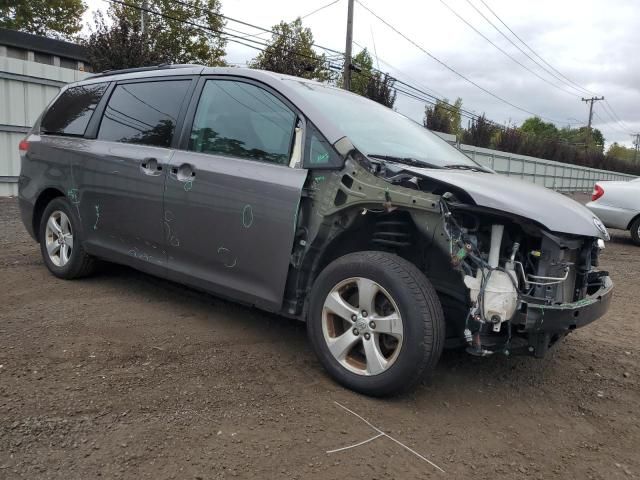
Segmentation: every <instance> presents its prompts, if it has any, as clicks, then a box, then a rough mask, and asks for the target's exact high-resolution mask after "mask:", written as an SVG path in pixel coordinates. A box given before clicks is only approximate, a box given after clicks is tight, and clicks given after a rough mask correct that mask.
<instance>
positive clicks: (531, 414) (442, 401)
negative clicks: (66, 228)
mask: <svg viewBox="0 0 640 480" xmlns="http://www.w3.org/2000/svg"><path fill="white" fill-rule="evenodd" d="M612 236H613V238H612V241H611V242H610V243H609V244H608V245H607V248H606V251H605V254H604V256H603V258H602V268H604V269H608V270H609V271H610V272H611V275H612V278H613V280H614V282H615V283H616V285H617V287H616V288H617V289H616V293H615V298H614V300H613V306H612V308H611V310H610V311H609V313H608V314H607V315H606V316H605V317H604V318H602V319H600V320H599V321H597V322H595V323H594V324H592V325H590V326H587V327H585V328H584V329H581V330H579V331H577V332H576V333H574V334H572V335H570V336H569V337H568V338H567V339H566V340H565V341H564V342H563V343H561V344H560V345H559V346H557V347H556V348H555V349H554V350H553V351H552V352H551V353H550V354H549V355H548V357H547V358H545V359H543V360H536V359H533V358H528V357H527V358H524V357H513V358H506V357H498V356H496V357H492V358H488V359H476V358H472V357H469V356H468V355H466V354H464V353H460V352H445V354H444V357H443V358H442V360H441V363H440V365H439V367H438V369H437V371H436V374H435V376H434V378H432V379H431V380H430V381H429V382H428V383H426V384H423V385H421V386H420V387H419V388H418V389H417V390H416V391H414V392H413V393H411V394H409V395H405V396H403V397H400V398H395V399H390V400H389V399H386V400H377V399H371V398H367V397H363V396H360V395H357V394H355V393H352V392H350V391H348V390H345V389H343V388H341V387H340V386H338V385H336V384H335V383H334V382H333V381H332V380H331V379H329V378H328V377H327V375H326V374H325V373H324V371H323V370H322V369H321V367H320V365H319V363H318V362H317V361H316V359H315V357H314V355H313V353H312V352H311V350H310V347H309V345H308V343H307V339H306V334H305V327H304V325H303V324H301V323H297V322H295V321H292V320H287V319H284V318H280V317H277V316H274V315H269V314H265V313H262V312H260V311H258V310H254V309H249V308H245V307H241V306H238V305H235V304H232V303H229V302H225V301H222V300H219V299H216V298H214V297H212V296H209V295H206V294H202V293H198V292H194V291H191V290H189V289H187V288H184V287H181V286H179V285H176V284H173V283H169V282H166V281H163V280H159V279H157V278H153V277H150V276H147V275H145V274H142V273H138V272H136V271H133V270H131V269H128V268H125V267H119V266H107V267H105V268H103V269H102V270H101V272H100V273H99V274H98V275H96V276H93V277H91V278H89V279H84V280H79V281H73V282H67V281H63V280H58V279H56V278H54V277H53V276H52V275H50V274H49V273H48V272H47V270H46V268H45V267H44V265H43V263H42V260H41V258H40V254H39V250H38V248H37V245H36V244H35V243H34V242H33V241H32V240H31V238H29V237H28V235H27V233H26V231H25V230H24V228H23V226H22V224H21V222H20V220H19V217H18V210H17V203H16V201H15V200H14V199H0V285H1V286H2V288H1V291H0V305H1V306H2V307H1V309H0V478H2V479H4V478H29V479H33V478H60V479H76V478H77V479H80V478H82V479H89V478H97V477H101V478H132V479H133V478H153V479H160V478H178V479H198V478H202V479H207V478H230V477H237V478H261V479H262V478H265V479H267V478H269V479H270V478H294V479H296V478H297V479H303V478H304V479H306V478H313V479H341V480H344V479H346V478H349V479H360V478H362V479H391V478H418V479H420V478H464V479H469V478H473V479H500V478H504V479H507V478H508V479H512V478H539V479H542V478H544V479H547V478H562V479H565V478H576V479H591V478H593V479H616V478H624V479H628V478H639V476H640V381H639V376H640V369H639V368H638V367H639V366H640V320H639V318H640V306H639V297H640V287H639V286H638V283H639V281H640V248H638V247H635V246H633V245H632V244H631V241H630V238H629V235H628V233H626V232H619V231H613V232H612ZM334 402H339V403H341V404H342V405H345V406H347V407H349V408H350V409H352V410H353V411H355V412H357V413H358V414H360V415H362V416H363V417H364V418H365V419H367V420H369V421H370V422H372V423H373V424H374V425H375V426H377V427H378V428H380V429H381V430H383V431H385V432H387V433H388V434H389V435H391V436H393V437H394V438H396V439H398V440H399V441H401V442H402V443H404V444H405V445H407V446H408V447H410V448H412V449H414V450H415V451H416V452H418V453H420V454H421V455H424V456H425V457H426V458H428V459H429V460H431V461H432V462H434V463H435V464H437V465H438V466H440V467H441V468H442V469H443V470H444V471H445V472H446V473H441V472H439V471H438V470H436V469H435V468H434V467H433V466H431V465H430V464H428V463H426V462H425V461H423V460H421V459H420V458H418V457H417V456H415V455H413V454H412V453H410V452H409V451H407V450H405V449H403V448H402V447H401V446H400V445H398V444H396V443H394V442H393V441H391V440H390V439H388V438H386V437H380V438H378V439H376V440H373V441H372V442H369V443H367V444H364V445H362V446H359V447H357V448H353V449H349V450H344V451H341V452H336V453H326V452H327V451H328V450H333V449H338V448H340V447H344V446H348V445H351V444H355V443H358V442H361V441H363V440H366V439H368V438H371V437H372V436H373V435H376V432H375V431H374V430H372V429H371V428H370V427H368V426H367V425H366V424H365V423H363V422H362V421H361V420H359V419H358V418H356V417H355V416H353V415H351V414H350V413H348V412H346V411H345V410H343V409H341V408H340V407H338V406H337V405H336V404H335V403H334Z"/></svg>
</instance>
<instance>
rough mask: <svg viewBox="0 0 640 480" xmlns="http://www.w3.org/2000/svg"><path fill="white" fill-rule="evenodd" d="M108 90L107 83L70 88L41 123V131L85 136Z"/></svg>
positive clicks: (52, 106)
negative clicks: (90, 121) (94, 113)
mask: <svg viewBox="0 0 640 480" xmlns="http://www.w3.org/2000/svg"><path fill="white" fill-rule="evenodd" d="M106 89H107V84H106V83H96V84H93V85H82V86H79V87H71V88H68V89H67V90H65V91H64V92H63V93H62V95H60V96H59V97H58V99H57V100H56V101H55V102H54V104H53V105H51V108H49V110H48V111H47V113H46V114H45V116H44V118H43V119H42V122H40V131H41V132H42V133H53V134H58V135H76V136H82V135H84V132H85V130H86V129H87V125H88V124H89V120H91V115H93V112H94V111H95V109H96V106H97V105H98V102H99V101H100V99H101V98H102V95H104V92H105V90H106Z"/></svg>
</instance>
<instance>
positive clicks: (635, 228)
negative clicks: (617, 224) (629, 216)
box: [629, 217, 640, 245]
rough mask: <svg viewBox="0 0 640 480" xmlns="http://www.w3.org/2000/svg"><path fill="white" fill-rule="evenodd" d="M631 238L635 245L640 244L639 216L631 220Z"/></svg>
mask: <svg viewBox="0 0 640 480" xmlns="http://www.w3.org/2000/svg"><path fill="white" fill-rule="evenodd" d="M629 230H630V231H631V240H632V241H633V243H635V244H636V245H640V217H638V218H636V219H635V220H634V221H633V222H631V228H630V229H629Z"/></svg>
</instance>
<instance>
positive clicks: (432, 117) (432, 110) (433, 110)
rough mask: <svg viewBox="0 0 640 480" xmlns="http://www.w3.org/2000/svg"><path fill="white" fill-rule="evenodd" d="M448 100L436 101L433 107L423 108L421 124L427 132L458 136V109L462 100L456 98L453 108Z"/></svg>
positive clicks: (459, 124)
mask: <svg viewBox="0 0 640 480" xmlns="http://www.w3.org/2000/svg"><path fill="white" fill-rule="evenodd" d="M448 103H449V100H447V99H446V98H445V99H444V100H437V101H436V104H435V105H433V106H425V109H424V120H423V122H422V123H423V124H424V126H425V127H426V128H428V129H429V130H434V131H436V132H443V133H451V134H453V135H456V136H457V135H458V134H460V133H461V132H462V125H461V116H460V109H461V108H462V99H461V98H457V99H456V101H455V103H454V104H453V106H450V105H448Z"/></svg>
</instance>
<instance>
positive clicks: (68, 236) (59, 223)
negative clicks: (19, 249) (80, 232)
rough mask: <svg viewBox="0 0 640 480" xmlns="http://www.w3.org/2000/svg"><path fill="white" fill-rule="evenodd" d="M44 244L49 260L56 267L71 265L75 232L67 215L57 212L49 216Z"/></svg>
mask: <svg viewBox="0 0 640 480" xmlns="http://www.w3.org/2000/svg"><path fill="white" fill-rule="evenodd" d="M44 242H45V247H46V249H47V254H48V255H49V259H50V260H51V262H52V263H53V264H54V265H55V266H56V267H64V266H65V265H66V264H67V263H69V260H70V259H71V252H72V251H73V230H72V228H71V222H70V221H69V217H67V215H66V213H64V212H62V211H60V210H56V211H54V212H53V213H52V214H51V215H50V216H49V219H48V220H47V226H46V229H45V238H44Z"/></svg>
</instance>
